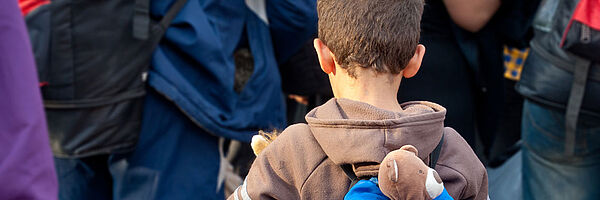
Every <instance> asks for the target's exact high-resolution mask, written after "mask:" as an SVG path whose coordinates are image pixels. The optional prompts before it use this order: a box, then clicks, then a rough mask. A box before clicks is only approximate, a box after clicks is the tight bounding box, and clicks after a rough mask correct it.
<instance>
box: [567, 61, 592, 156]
mask: <svg viewBox="0 0 600 200" xmlns="http://www.w3.org/2000/svg"><path fill="white" fill-rule="evenodd" d="M572 57H575V70H574V72H573V84H572V85H571V94H570V95H569V100H568V102H567V111H566V114H565V154H566V155H567V156H572V155H574V154H575V145H576V131H577V119H578V118H579V111H581V104H582V103H583V97H584V95H585V85H586V82H587V77H588V74H589V71H590V66H591V65H592V62H591V61H590V60H587V59H584V58H580V57H578V56H572Z"/></svg>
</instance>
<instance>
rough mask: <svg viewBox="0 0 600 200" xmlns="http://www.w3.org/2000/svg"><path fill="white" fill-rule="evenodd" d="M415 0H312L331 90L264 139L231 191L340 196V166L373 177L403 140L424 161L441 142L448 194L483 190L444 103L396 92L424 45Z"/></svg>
mask: <svg viewBox="0 0 600 200" xmlns="http://www.w3.org/2000/svg"><path fill="white" fill-rule="evenodd" d="M423 4H424V2H423V0H354V1H343V0H319V1H318V6H317V10H318V14H319V39H315V41H314V46H315V49H316V51H317V54H318V56H319V61H320V63H321V68H322V69H323V71H324V72H325V73H327V74H328V76H329V80H330V82H331V87H332V89H333V93H334V96H335V98H333V99H331V100H329V101H328V102H327V103H325V104H323V105H322V106H319V107H317V108H315V109H313V110H312V111H310V112H309V113H308V114H307V115H306V121H307V122H308V124H296V125H292V126H290V127H288V128H287V129H286V130H285V131H283V132H282V133H281V135H280V136H279V137H277V139H276V140H274V141H273V142H272V143H271V144H270V145H269V146H267V147H266V148H265V149H264V151H262V153H260V155H259V156H258V157H257V159H256V161H255V162H254V163H253V165H252V168H251V169H250V172H249V174H248V176H247V177H246V180H245V181H244V184H243V185H242V186H240V187H239V188H238V189H236V191H235V192H234V194H233V195H232V196H230V197H229V199H343V198H344V195H345V194H346V193H347V192H348V189H349V187H350V184H351V181H350V179H349V178H348V176H347V174H346V173H345V172H344V170H343V169H342V167H341V166H351V167H350V169H351V171H352V172H353V174H355V175H356V176H358V177H359V178H368V177H376V176H377V172H378V169H379V163H380V162H381V161H382V160H383V158H384V157H385V156H386V154H387V153H389V152H391V151H393V150H396V149H399V148H400V147H402V146H403V145H407V144H410V145H413V146H414V147H416V148H417V149H418V151H419V154H418V156H419V158H420V159H421V160H423V161H424V162H425V163H429V161H430V153H431V152H433V151H434V149H435V148H436V147H437V146H438V144H440V141H441V142H442V143H441V151H440V153H439V156H438V160H437V165H435V166H434V168H435V170H436V171H437V172H438V174H439V175H440V177H441V178H442V180H443V182H444V185H445V187H446V189H447V191H448V193H449V194H450V195H451V196H452V197H454V198H455V199H487V174H486V171H485V168H484V167H483V165H482V164H481V162H480V161H479V160H478V159H477V157H476V155H475V154H474V153H473V151H472V150H471V148H470V147H469V145H468V144H467V143H466V142H465V140H464V139H463V138H462V137H461V136H460V135H459V134H458V133H457V132H456V131H454V130H453V129H451V128H444V123H443V122H444V118H445V114H446V109H445V108H443V107H442V106H440V105H437V104H435V103H431V102H425V101H422V102H406V103H403V104H399V103H398V101H397V98H396V95H397V92H398V88H399V87H400V83H401V80H402V78H410V77H412V76H414V75H415V74H416V73H417V71H418V70H419V67H420V65H421V60H422V59H423V55H424V54H425V47H424V46H423V45H420V44H418V41H419V32H420V26H419V23H420V19H421V14H422V12H423ZM415 89H416V88H415ZM442 136H443V137H442ZM442 138H443V139H442ZM399 165H400V166H399V167H402V166H401V165H402V164H401V163H399Z"/></svg>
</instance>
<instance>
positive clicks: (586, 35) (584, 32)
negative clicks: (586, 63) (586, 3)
mask: <svg viewBox="0 0 600 200" xmlns="http://www.w3.org/2000/svg"><path fill="white" fill-rule="evenodd" d="M579 40H580V41H581V43H583V44H589V43H590V41H591V40H592V34H591V31H590V27H589V26H587V25H585V24H583V23H582V24H581V37H580V38H579Z"/></svg>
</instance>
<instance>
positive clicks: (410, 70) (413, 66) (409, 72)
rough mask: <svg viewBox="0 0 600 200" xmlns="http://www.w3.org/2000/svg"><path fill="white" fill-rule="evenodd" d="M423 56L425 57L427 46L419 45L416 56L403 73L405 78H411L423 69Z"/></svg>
mask: <svg viewBox="0 0 600 200" xmlns="http://www.w3.org/2000/svg"><path fill="white" fill-rule="evenodd" d="M423 55H425V46H423V45H422V44H419V45H417V49H416V50H415V55H413V57H412V58H411V59H410V61H408V65H406V68H404V70H403V71H402V76H404V78H410V77H413V76H415V75H416V74H417V72H418V71H419V68H421V61H423Z"/></svg>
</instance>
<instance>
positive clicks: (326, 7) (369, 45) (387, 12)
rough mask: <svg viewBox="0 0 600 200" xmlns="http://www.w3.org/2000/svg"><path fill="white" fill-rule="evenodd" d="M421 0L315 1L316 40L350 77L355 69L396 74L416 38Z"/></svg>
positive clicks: (407, 56) (411, 52)
mask: <svg viewBox="0 0 600 200" xmlns="http://www.w3.org/2000/svg"><path fill="white" fill-rule="evenodd" d="M423 6H424V2H423V0H318V3H317V12H318V14H319V39H321V41H323V43H324V44H325V45H326V46H327V47H329V49H330V50H331V52H332V53H333V54H334V55H335V59H336V62H337V63H338V64H339V65H340V66H341V67H342V68H343V69H345V70H346V71H348V74H349V75H350V76H351V77H355V78H356V73H355V70H354V69H356V67H363V68H372V69H374V70H375V71H377V72H378V73H391V74H398V73H400V72H401V71H402V70H403V69H404V68H405V67H406V65H407V64H408V62H409V60H410V59H411V58H412V57H413V55H414V53H415V50H416V48H417V45H418V43H419V36H420V31H421V27H420V21H421V15H422V13H423Z"/></svg>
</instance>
